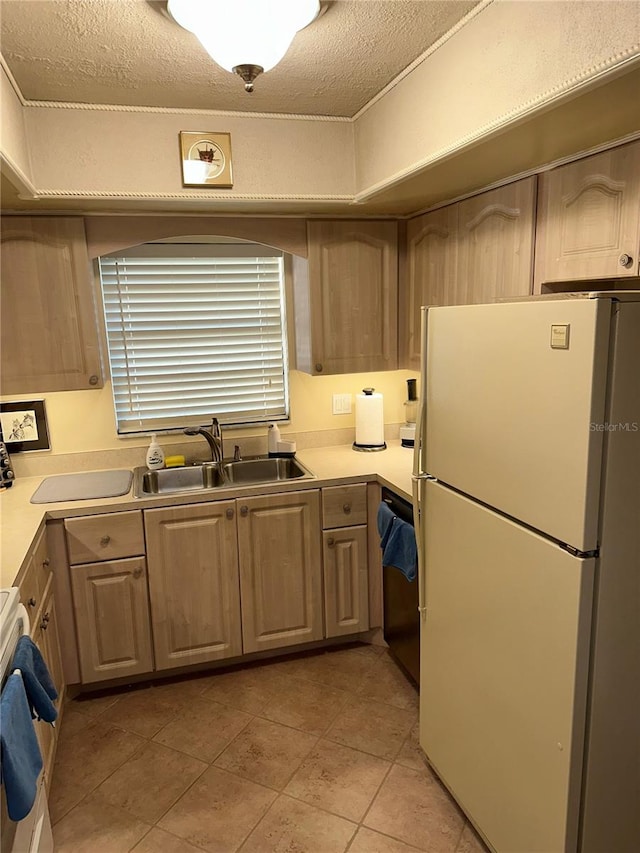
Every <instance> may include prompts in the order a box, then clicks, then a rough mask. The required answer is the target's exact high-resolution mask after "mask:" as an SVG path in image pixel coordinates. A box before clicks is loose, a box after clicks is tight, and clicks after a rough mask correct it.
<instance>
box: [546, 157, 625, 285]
mask: <svg viewBox="0 0 640 853" xmlns="http://www.w3.org/2000/svg"><path fill="white" fill-rule="evenodd" d="M536 239H537V242H536V267H535V289H536V292H537V293H539V292H540V291H541V290H542V286H543V284H544V283H545V282H562V281H579V280H581V279H594V278H624V277H626V276H637V275H638V274H639V273H640V265H639V263H638V261H639V255H640V142H634V143H632V144H630V145H623V146H621V147H620V148H613V149H612V150H610V151H605V152H604V153H602V154H596V155H595V156H593V157H585V158H584V159H583V160H578V161H577V162H575V163H570V164H568V165H567V166H561V167H559V168H557V169H553V170H552V171H551V172H547V173H546V174H543V175H541V176H540V196H539V201H538V230H537V236H536Z"/></svg>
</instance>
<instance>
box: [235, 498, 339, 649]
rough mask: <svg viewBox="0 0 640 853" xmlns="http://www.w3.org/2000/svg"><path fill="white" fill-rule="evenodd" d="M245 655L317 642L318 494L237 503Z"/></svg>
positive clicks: (319, 599)
mask: <svg viewBox="0 0 640 853" xmlns="http://www.w3.org/2000/svg"><path fill="white" fill-rule="evenodd" d="M238 507H239V515H238V543H239V548H240V584H241V590H242V637H243V643H244V650H245V652H256V651H260V650H262V649H278V648H281V647H283V646H292V645H296V644H299V643H306V642H310V641H311V640H320V639H322V635H323V630H322V566H321V562H320V560H321V548H320V493H319V491H318V490H312V491H308V492H291V493H289V494H286V495H272V496H266V497H255V498H245V499H243V500H238Z"/></svg>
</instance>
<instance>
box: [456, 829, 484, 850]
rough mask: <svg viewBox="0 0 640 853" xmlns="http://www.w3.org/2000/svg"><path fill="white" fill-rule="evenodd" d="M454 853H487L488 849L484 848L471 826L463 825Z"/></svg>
mask: <svg viewBox="0 0 640 853" xmlns="http://www.w3.org/2000/svg"><path fill="white" fill-rule="evenodd" d="M456 853H489V848H488V847H486V846H485V844H484V842H483V841H482V839H481V838H480V836H479V835H478V834H477V833H476V831H475V830H474V828H473V827H472V826H471V824H470V823H465V825H464V829H463V830H462V836H461V838H460V841H459V842H458V846H457V847H456Z"/></svg>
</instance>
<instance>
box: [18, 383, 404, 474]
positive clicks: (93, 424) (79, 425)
mask: <svg viewBox="0 0 640 853" xmlns="http://www.w3.org/2000/svg"><path fill="white" fill-rule="evenodd" d="M415 376H417V374H416V373H414V372H412V371H407V370H393V371H387V372H384V373H360V374H344V375H339V376H309V375H308V374H305V373H300V372H299V371H296V370H292V371H291V372H290V374H289V382H290V398H291V420H290V422H289V423H288V424H285V425H283V426H282V427H281V432H282V435H283V437H285V438H295V440H296V441H297V442H298V445H299V447H300V449H302V448H303V447H310V446H323V445H330V444H340V443H349V442H352V441H353V439H354V430H355V397H354V399H353V400H352V413H351V414H350V415H333V414H332V394H343V393H344V394H346V393H350V394H353V395H355V394H357V393H358V392H360V391H361V390H362V388H365V387H370V386H373V387H374V388H375V389H376V391H379V392H381V393H382V394H383V396H384V420H385V425H386V426H387V427H388V431H389V437H396V436H397V424H399V423H400V422H403V421H404V406H403V403H404V401H405V399H406V396H407V384H406V380H407V379H409V378H411V377H415ZM42 397H44V399H45V404H46V411H47V420H48V424H49V437H50V441H51V451H36V452H33V453H21V454H14V456H13V460H12V461H13V463H14V467H15V470H16V476H32V475H33V476H35V475H36V474H43V475H44V474H47V473H59V472H61V471H63V470H65V468H64V465H65V459H63V458H59V459H55V458H54V457H65V456H67V454H87V457H88V458H87V460H86V463H87V465H86V467H95V468H100V467H110V466H111V465H118V464H123V465H133V464H136V465H142V464H144V457H145V453H146V448H147V446H148V444H149V439H148V438H147V437H140V436H136V437H128V438H119V437H118V436H117V434H116V427H115V417H114V411H113V399H112V396H111V385H110V383H107V384H106V385H105V387H104V388H101V389H99V390H91V391H59V392H55V393H48V394H46V395H38V394H24V395H15V396H12V397H11V400H34V399H41V398H42ZM2 399H3V400H5V401H6V400H7V399H9V398H6V397H3V398H2ZM213 414H215V413H214V412H212V415H213ZM266 434H267V431H266V427H263V426H258V427H251V428H247V429H242V430H239V429H236V430H225V431H224V439H225V442H226V443H227V445H226V448H225V453H226V454H228V453H229V451H230V450H233V444H239V445H240V446H241V448H242V449H243V451H244V452H245V453H247V454H248V453H258V452H265V451H266ZM254 437H257V438H258V440H254ZM159 441H160V444H161V445H162V446H163V447H164V448H165V449H168V448H171V447H173V448H175V449H174V450H173V451H172V452H181V453H182V452H184V453H189V454H193V455H194V456H195V457H198V456H200V457H203V456H205V455H206V453H207V448H206V445H205V442H204V440H203V439H199V438H198V439H196V438H183V437H182V436H180V435H175V434H172V435H165V436H163V435H160V436H159ZM185 448H186V449H185ZM132 450H134V451H135V452H133V453H131V452H130V451H132ZM112 451H114V452H120V453H123V454H124V453H125V452H126V455H123V457H122V460H123V461H122V462H118V461H117V458H116V456H115V453H112ZM103 456H104V459H103V458H102V457H103ZM73 465H74V468H75V470H80V469H81V467H83V462H82V461H79V460H77V459H76V460H74V461H73Z"/></svg>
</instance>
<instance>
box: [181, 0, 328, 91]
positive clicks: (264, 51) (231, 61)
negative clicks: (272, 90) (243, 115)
mask: <svg viewBox="0 0 640 853" xmlns="http://www.w3.org/2000/svg"><path fill="white" fill-rule="evenodd" d="M167 8H168V10H169V13H170V15H171V17H172V18H173V19H174V20H175V21H176V23H178V24H180V26H181V27H184V29H185V30H189V31H190V32H192V33H193V34H194V35H196V36H197V37H198V39H199V41H200V42H201V44H202V46H203V47H204V49H205V50H206V51H207V53H208V54H209V56H210V57H211V58H212V59H213V60H214V61H215V62H217V63H218V65H220V66H222V68H225V69H226V70H227V71H232V72H234V73H235V74H239V75H240V77H242V79H243V80H244V88H245V90H246V91H247V92H253V81H254V80H255V79H256V77H257V76H258V74H262V72H263V71H269V70H270V69H271V68H273V67H274V66H275V65H277V64H278V62H280V60H281V59H282V58H283V56H284V55H285V53H286V52H287V50H289V47H290V45H291V42H292V41H293V37H294V36H295V34H296V33H297V32H298V31H299V30H302V29H304V27H306V26H307V24H310V23H311V21H313V20H314V19H315V18H316V17H317V16H318V14H319V12H320V2H319V0H242V2H239V0H168V3H167Z"/></svg>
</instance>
